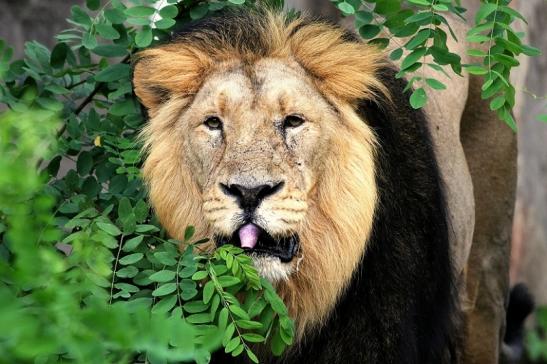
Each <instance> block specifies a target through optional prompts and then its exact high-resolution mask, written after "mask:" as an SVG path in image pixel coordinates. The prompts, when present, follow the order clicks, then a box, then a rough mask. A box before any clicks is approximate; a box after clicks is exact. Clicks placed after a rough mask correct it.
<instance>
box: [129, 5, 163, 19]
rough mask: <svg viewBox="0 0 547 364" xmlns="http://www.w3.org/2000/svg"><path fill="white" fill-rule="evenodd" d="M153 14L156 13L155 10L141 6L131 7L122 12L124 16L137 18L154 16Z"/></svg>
mask: <svg viewBox="0 0 547 364" xmlns="http://www.w3.org/2000/svg"><path fill="white" fill-rule="evenodd" d="M155 12H156V9H154V8H151V7H149V6H142V5H139V6H133V7H130V8H127V9H125V10H124V13H125V15H126V16H131V17H139V18H147V17H150V16H152V15H154V13H155Z"/></svg>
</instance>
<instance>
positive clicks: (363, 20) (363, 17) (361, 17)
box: [355, 11, 373, 26]
mask: <svg viewBox="0 0 547 364" xmlns="http://www.w3.org/2000/svg"><path fill="white" fill-rule="evenodd" d="M372 19H373V14H372V13H371V12H370V11H358V12H356V13H355V20H356V22H357V23H358V24H359V26H363V25H365V24H369V23H370V22H371V21H372Z"/></svg>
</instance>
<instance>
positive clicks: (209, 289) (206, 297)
mask: <svg viewBox="0 0 547 364" xmlns="http://www.w3.org/2000/svg"><path fill="white" fill-rule="evenodd" d="M213 293H215V284H214V283H213V281H209V282H207V283H205V286H204V287H203V303H205V304H207V303H209V301H211V298H212V297H213Z"/></svg>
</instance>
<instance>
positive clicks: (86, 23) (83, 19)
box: [70, 5, 92, 30]
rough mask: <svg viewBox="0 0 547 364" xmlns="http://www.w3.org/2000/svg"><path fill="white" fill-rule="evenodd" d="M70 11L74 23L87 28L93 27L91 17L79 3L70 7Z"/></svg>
mask: <svg viewBox="0 0 547 364" xmlns="http://www.w3.org/2000/svg"><path fill="white" fill-rule="evenodd" d="M70 13H71V16H70V19H71V20H72V21H74V23H76V24H78V25H80V26H82V27H83V28H84V29H86V30H87V29H89V28H90V27H91V24H92V20H91V17H90V16H89V15H88V14H87V13H86V12H85V11H83V10H82V8H81V7H79V6H78V5H74V6H73V7H72V8H70Z"/></svg>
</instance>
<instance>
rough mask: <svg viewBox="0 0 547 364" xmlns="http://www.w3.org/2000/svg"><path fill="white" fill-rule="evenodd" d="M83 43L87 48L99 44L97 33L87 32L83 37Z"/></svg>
mask: <svg viewBox="0 0 547 364" xmlns="http://www.w3.org/2000/svg"><path fill="white" fill-rule="evenodd" d="M82 44H83V45H84V47H86V48H87V49H93V48H95V47H96V46H97V39H95V35H93V34H91V33H85V34H84V37H83V38H82Z"/></svg>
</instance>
